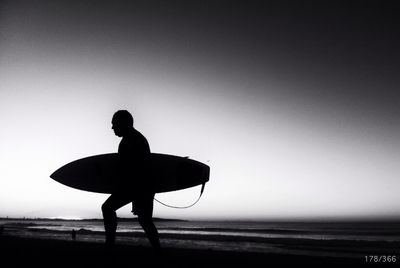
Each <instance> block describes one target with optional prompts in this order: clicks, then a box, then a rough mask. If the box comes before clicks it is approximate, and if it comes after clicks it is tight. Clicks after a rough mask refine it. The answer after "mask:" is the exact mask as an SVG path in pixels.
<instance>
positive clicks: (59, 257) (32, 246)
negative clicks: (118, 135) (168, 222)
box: [0, 235, 365, 267]
mask: <svg viewBox="0 0 400 268" xmlns="http://www.w3.org/2000/svg"><path fill="white" fill-rule="evenodd" d="M0 250H1V259H2V263H3V264H4V263H7V264H9V265H11V266H10V267H122V266H128V265H129V267H139V264H140V265H146V266H145V267H163V266H164V267H165V266H166V267H226V266H234V265H235V267H244V266H245V265H246V266H247V267H276V266H278V265H279V266H280V265H288V264H291V265H293V266H294V265H296V266H298V265H308V267H309V266H314V265H315V267H317V266H321V265H323V267H326V266H331V265H332V266H336V267H337V266H338V265H344V264H346V265H351V266H352V267H354V266H358V265H363V266H364V265H365V260H364V259H354V258H333V257H310V256H298V255H289V254H287V255H283V254H263V253H250V252H229V251H216V250H196V249H185V248H165V249H164V251H163V254H162V255H156V254H154V253H153V252H152V250H151V248H149V247H144V246H135V245H119V244H118V245H116V247H115V248H114V249H111V250H110V249H108V248H105V246H104V245H103V244H102V243H92V242H81V241H79V242H78V241H67V240H65V241H64V240H53V239H37V238H25V237H15V236H9V235H3V236H1V237H0ZM142 267H143V266H142ZM289 267H291V266H289ZM321 267H322V266H321Z"/></svg>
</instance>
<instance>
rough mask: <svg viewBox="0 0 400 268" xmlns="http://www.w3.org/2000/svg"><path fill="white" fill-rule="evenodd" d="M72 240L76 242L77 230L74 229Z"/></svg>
mask: <svg viewBox="0 0 400 268" xmlns="http://www.w3.org/2000/svg"><path fill="white" fill-rule="evenodd" d="M71 238H72V240H73V241H75V240H76V231H75V229H72V232H71Z"/></svg>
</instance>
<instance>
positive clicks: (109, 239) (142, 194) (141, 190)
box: [101, 110, 161, 252]
mask: <svg viewBox="0 0 400 268" xmlns="http://www.w3.org/2000/svg"><path fill="white" fill-rule="evenodd" d="M111 124H112V129H113V130H114V133H115V135H116V136H118V137H122V140H121V142H120V144H119V147H118V156H119V160H120V161H119V170H118V171H116V176H115V180H116V181H117V185H118V186H117V187H116V189H115V190H114V191H113V193H112V194H111V196H110V197H109V198H108V199H107V200H106V201H105V202H104V204H103V205H102V207H101V209H102V212H103V219H104V229H105V233H106V245H107V246H113V245H114V244H115V234H116V230H117V214H116V211H117V210H118V209H119V208H121V207H123V206H125V205H126V204H128V203H130V202H132V212H133V213H134V214H135V215H137V216H138V221H139V224H140V225H141V226H142V228H143V230H144V232H145V233H146V236H147V238H148V239H149V241H150V244H151V246H152V247H153V249H154V250H155V251H156V252H160V249H161V247H160V240H159V237H158V231H157V228H156V227H155V225H154V223H153V199H154V193H155V192H154V190H153V186H154V185H153V184H152V182H151V180H150V176H149V175H148V174H149V165H148V161H149V157H150V147H149V144H148V142H147V140H146V138H145V137H144V136H143V135H142V134H141V133H140V132H139V131H137V130H136V129H135V128H134V127H133V117H132V115H131V114H130V113H129V112H128V111H125V110H120V111H117V112H116V113H115V114H114V116H113V118H112V121H111Z"/></svg>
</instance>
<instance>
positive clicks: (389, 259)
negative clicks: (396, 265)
mask: <svg viewBox="0 0 400 268" xmlns="http://www.w3.org/2000/svg"><path fill="white" fill-rule="evenodd" d="M396 261H397V256H392V255H390V256H386V255H380V256H379V255H367V256H365V262H396Z"/></svg>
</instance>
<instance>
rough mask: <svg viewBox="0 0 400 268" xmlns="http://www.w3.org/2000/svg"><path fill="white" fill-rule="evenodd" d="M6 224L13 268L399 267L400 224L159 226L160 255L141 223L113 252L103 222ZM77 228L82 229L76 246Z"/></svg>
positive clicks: (4, 246)
mask: <svg viewBox="0 0 400 268" xmlns="http://www.w3.org/2000/svg"><path fill="white" fill-rule="evenodd" d="M1 223H2V226H5V228H4V230H3V234H2V235H1V236H0V251H1V256H2V257H1V258H2V262H3V263H9V264H13V265H12V267H36V266H38V267H39V266H40V267H50V266H51V267H60V266H61V267H71V266H73V267H120V266H126V265H130V266H132V267H135V265H137V264H139V263H140V264H145V265H146V267H160V266H164V265H167V266H168V267H170V266H171V267H221V266H222V267H224V266H225V265H228V266H233V265H237V266H239V267H241V266H245V265H249V267H275V266H278V265H285V264H289V265H296V266H297V265H300V264H304V265H308V266H314V265H315V266H322V265H323V267H326V266H336V267H337V266H338V265H351V266H352V267H354V266H364V265H366V264H367V261H366V256H375V255H378V256H383V255H385V256H395V258H396V261H391V262H390V263H388V261H386V262H387V263H386V264H387V265H389V266H396V265H398V262H399V257H400V250H399V249H400V242H399V241H398V229H397V227H396V226H398V225H397V224H381V225H376V224H373V225H371V224H367V225H360V224H359V225H358V228H357V230H358V232H359V234H357V236H356V238H354V233H355V232H356V231H355V230H356V229H355V228H354V227H352V228H350V227H351V226H354V225H350V224H340V225H339V224H287V223H286V224H284V223H277V224H270V223H257V224H251V223H246V224H244V223H219V222H217V223H216V222H208V223H200V222H158V223H157V225H158V227H159V230H160V238H161V243H162V245H163V252H162V254H161V255H158V254H154V252H153V251H152V249H151V248H150V246H149V244H148V242H147V240H146V239H145V237H144V235H143V232H142V231H141V230H140V228H139V226H137V223H134V222H127V223H121V225H120V227H121V228H120V229H122V231H119V232H118V236H117V244H116V246H115V247H114V248H112V249H109V248H106V247H105V245H104V232H103V231H101V230H100V229H101V221H54V220H53V221H46V220H36V221H35V220H24V221H21V220H20V221H15V220H14V221H12V220H8V221H2V222H1ZM220 226H226V227H225V229H223V228H220ZM260 226H264V227H268V228H266V229H265V228H264V229H260ZM378 226H380V228H378ZM71 227H78V228H80V229H76V237H75V239H73V237H72V236H71V231H70V229H71ZM81 227H86V228H81ZM128 227H130V229H129V228H128ZM217 227H218V228H217ZM278 227H279V228H278ZM317 227H318V228H319V229H318V228H317ZM274 228H275V229H274ZM375 229H376V232H377V233H375V234H374V233H373V232H374V230H375ZM74 230H75V229H74ZM307 230H309V231H307ZM333 230H334V231H333ZM357 238H358V239H357ZM369 264H374V263H369Z"/></svg>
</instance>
